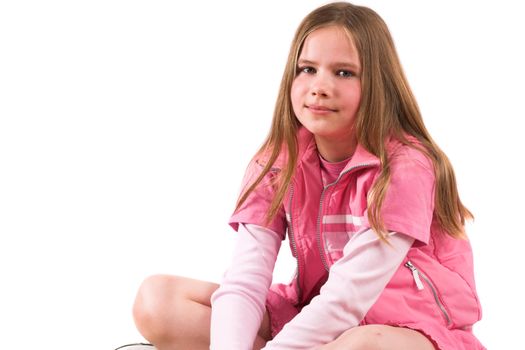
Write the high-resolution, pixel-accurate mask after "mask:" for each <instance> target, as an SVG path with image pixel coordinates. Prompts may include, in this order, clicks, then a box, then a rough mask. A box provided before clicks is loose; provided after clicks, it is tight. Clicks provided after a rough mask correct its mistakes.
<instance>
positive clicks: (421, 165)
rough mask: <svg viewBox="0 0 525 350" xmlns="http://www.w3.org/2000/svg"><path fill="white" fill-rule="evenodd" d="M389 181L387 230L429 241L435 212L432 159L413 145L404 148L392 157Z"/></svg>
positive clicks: (383, 213) (385, 209) (384, 211)
mask: <svg viewBox="0 0 525 350" xmlns="http://www.w3.org/2000/svg"><path fill="white" fill-rule="evenodd" d="M390 172H391V177H390V183H389V185H388V188H387V192H386V195H385V199H384V202H383V205H382V207H381V218H382V220H383V223H384V225H385V228H386V229H387V230H388V231H393V232H402V233H404V234H405V235H408V236H411V237H414V238H415V239H416V240H418V241H420V242H423V243H425V244H427V243H428V241H429V239H430V226H431V224H432V218H433V213H434V184H435V176H434V169H433V166H432V162H431V161H430V160H429V159H428V158H427V157H426V156H425V155H423V153H421V152H420V151H418V150H416V149H414V148H412V147H408V146H405V147H402V149H401V150H400V151H399V152H397V153H395V154H394V155H393V156H392V158H391V160H390Z"/></svg>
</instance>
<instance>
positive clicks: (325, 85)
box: [310, 73, 332, 97]
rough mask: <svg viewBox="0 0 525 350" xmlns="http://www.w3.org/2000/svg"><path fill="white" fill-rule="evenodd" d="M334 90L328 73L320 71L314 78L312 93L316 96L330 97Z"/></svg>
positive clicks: (311, 87)
mask: <svg viewBox="0 0 525 350" xmlns="http://www.w3.org/2000/svg"><path fill="white" fill-rule="evenodd" d="M331 90H332V82H331V80H330V78H329V77H327V76H326V74H322V73H318V74H316V76H315V78H314V79H313V80H312V85H311V86H310V93H311V95H312V96H316V97H328V96H329V95H330V93H331Z"/></svg>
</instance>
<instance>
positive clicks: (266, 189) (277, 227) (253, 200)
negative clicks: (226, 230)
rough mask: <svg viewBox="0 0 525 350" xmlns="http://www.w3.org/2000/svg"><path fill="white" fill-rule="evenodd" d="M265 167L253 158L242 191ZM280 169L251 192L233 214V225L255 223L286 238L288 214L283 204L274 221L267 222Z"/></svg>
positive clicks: (230, 222)
mask: <svg viewBox="0 0 525 350" xmlns="http://www.w3.org/2000/svg"><path fill="white" fill-rule="evenodd" d="M263 168H264V165H263V164H262V163H260V162H259V161H257V160H253V161H252V162H251V163H250V165H248V168H247V169H246V173H245V175H244V179H243V182H242V186H241V193H243V192H244V191H245V190H246V189H247V188H248V187H249V186H250V185H251V184H252V183H253V182H254V181H255V180H256V179H257V177H258V176H259V175H260V174H261V172H262V170H263ZM279 171H280V170H279V169H277V168H275V169H272V170H270V171H269V172H268V173H267V174H266V175H265V177H264V178H263V180H262V181H261V183H260V184H259V185H258V186H257V187H256V188H255V190H254V191H253V192H252V193H250V195H249V196H248V198H247V199H246V201H245V202H244V203H243V204H242V206H241V207H240V208H238V209H237V210H236V211H235V212H234V213H233V215H232V216H231V218H230V221H229V224H230V226H231V227H233V228H234V229H235V230H237V229H238V227H239V224H240V223H244V224H254V225H257V226H262V227H265V228H267V229H270V230H271V231H273V232H277V233H278V234H280V236H281V240H283V239H284V238H285V233H286V216H285V213H284V208H283V207H282V206H281V208H280V209H279V211H278V213H277V215H276V216H275V218H274V219H273V220H272V222H269V223H268V222H266V213H267V212H268V209H269V208H270V205H271V203H272V200H273V198H274V197H275V189H276V188H275V183H274V182H275V181H274V180H275V177H276V176H277V175H278V173H279Z"/></svg>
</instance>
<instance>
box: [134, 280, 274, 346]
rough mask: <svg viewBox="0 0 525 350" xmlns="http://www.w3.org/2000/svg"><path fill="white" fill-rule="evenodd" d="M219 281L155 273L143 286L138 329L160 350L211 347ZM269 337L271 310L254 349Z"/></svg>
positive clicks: (136, 307)
mask: <svg viewBox="0 0 525 350" xmlns="http://www.w3.org/2000/svg"><path fill="white" fill-rule="evenodd" d="M218 287H219V285H218V284H215V283H210V282H203V281H198V280H194V279H189V278H184V277H178V276H169V275H156V276H151V277H149V278H147V279H146V280H145V281H144V282H143V283H142V285H141V287H140V289H139V292H138V294H137V298H136V300H135V305H134V306H133V316H134V318H135V324H136V325H137V328H138V330H139V332H140V333H141V334H142V335H143V336H144V338H146V339H147V340H148V341H150V342H151V343H152V344H154V345H155V347H156V348H158V349H159V350H186V349H192V350H199V349H209V347H210V318H211V304H210V298H211V295H212V293H213V292H215V290H216V289H217V288H218ZM269 338H270V321H269V318H268V313H267V312H266V314H265V315H264V319H263V323H262V325H261V329H260V330H259V335H258V336H257V339H256V340H255V343H254V349H257V350H258V349H261V348H262V347H264V345H265V344H266V342H267V341H268V340H269Z"/></svg>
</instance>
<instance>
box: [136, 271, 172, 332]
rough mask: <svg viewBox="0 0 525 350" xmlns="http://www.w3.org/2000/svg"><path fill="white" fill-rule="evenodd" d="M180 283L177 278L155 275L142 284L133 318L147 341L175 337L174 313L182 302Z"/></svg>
mask: <svg viewBox="0 0 525 350" xmlns="http://www.w3.org/2000/svg"><path fill="white" fill-rule="evenodd" d="M179 281H180V278H179V277H177V276H169V275H153V276H150V277H148V278H146V279H145V280H144V281H143V282H142V284H141V286H140V288H139V290H138V293H137V296H136V298H135V303H134V305H133V318H134V320H135V324H136V325H137V328H138V330H139V331H140V332H141V333H142V335H143V336H144V337H145V338H146V339H148V340H150V341H154V340H155V339H159V338H166V337H168V336H173V335H174V334H173V331H174V329H173V328H172V323H173V318H174V315H173V313H174V311H175V312H176V310H177V308H178V306H177V303H180V300H181V295H180V290H179V289H178V288H177V287H178V282H179Z"/></svg>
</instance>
